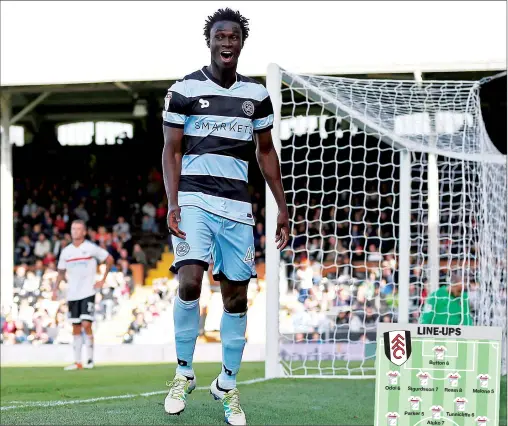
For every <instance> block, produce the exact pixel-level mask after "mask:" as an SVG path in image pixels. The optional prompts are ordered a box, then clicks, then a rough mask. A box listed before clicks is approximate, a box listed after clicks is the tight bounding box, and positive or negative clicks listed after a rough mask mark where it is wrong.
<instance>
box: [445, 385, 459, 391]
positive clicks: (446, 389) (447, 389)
mask: <svg viewBox="0 0 508 426" xmlns="http://www.w3.org/2000/svg"><path fill="white" fill-rule="evenodd" d="M444 391H445V392H462V388H457V389H450V388H447V387H446V386H445V388H444Z"/></svg>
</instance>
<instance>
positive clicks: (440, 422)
mask: <svg viewBox="0 0 508 426" xmlns="http://www.w3.org/2000/svg"><path fill="white" fill-rule="evenodd" d="M427 424H428V425H432V426H442V425H443V424H444V420H427Z"/></svg>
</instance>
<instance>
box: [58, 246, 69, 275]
mask: <svg viewBox="0 0 508 426" xmlns="http://www.w3.org/2000/svg"><path fill="white" fill-rule="evenodd" d="M64 256H65V254H64V252H63V251H62V253H60V258H59V259H58V266H57V269H61V270H62V271H65V270H66V269H67V265H66V262H65V259H64Z"/></svg>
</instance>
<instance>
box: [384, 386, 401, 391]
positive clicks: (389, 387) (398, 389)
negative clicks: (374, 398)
mask: <svg viewBox="0 0 508 426" xmlns="http://www.w3.org/2000/svg"><path fill="white" fill-rule="evenodd" d="M385 389H386V390H388V391H391V390H396V391H400V386H385Z"/></svg>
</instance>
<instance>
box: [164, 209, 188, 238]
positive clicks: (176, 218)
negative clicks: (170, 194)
mask: <svg viewBox="0 0 508 426" xmlns="http://www.w3.org/2000/svg"><path fill="white" fill-rule="evenodd" d="M181 211H182V209H181V208H180V206H169V209H168V229H169V232H170V234H171V235H174V236H175V237H178V238H181V239H182V240H185V236H186V234H185V232H183V231H182V230H181V229H180V228H179V227H178V224H179V223H180V221H181V220H182V219H181V217H180V212H181Z"/></svg>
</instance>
